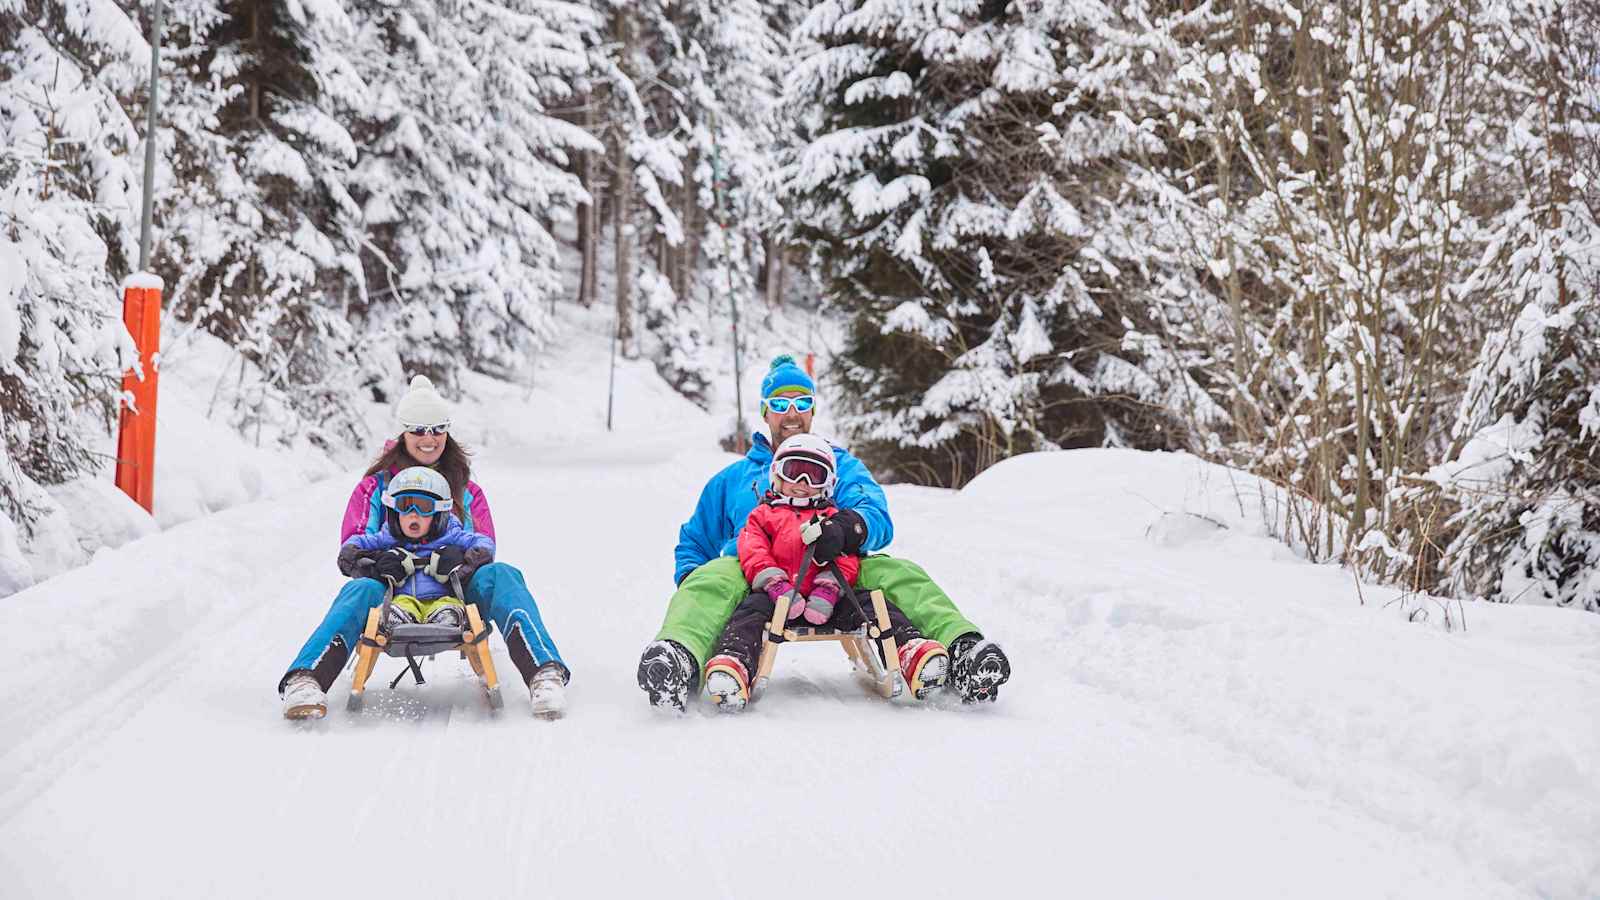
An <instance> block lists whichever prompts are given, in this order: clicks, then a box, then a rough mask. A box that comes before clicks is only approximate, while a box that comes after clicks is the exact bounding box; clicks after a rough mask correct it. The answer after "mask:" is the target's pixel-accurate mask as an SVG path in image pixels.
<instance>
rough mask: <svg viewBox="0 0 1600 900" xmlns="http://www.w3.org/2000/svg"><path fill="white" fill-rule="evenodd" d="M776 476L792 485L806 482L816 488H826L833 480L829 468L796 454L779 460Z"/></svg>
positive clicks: (775, 470)
mask: <svg viewBox="0 0 1600 900" xmlns="http://www.w3.org/2000/svg"><path fill="white" fill-rule="evenodd" d="M773 471H774V472H775V474H777V476H778V477H779V478H781V479H783V480H784V481H787V482H789V483H790V484H799V483H801V482H805V483H806V484H809V485H811V486H812V487H814V488H825V487H827V486H828V483H829V482H830V481H832V480H833V477H832V476H833V473H832V472H831V471H829V469H828V467H827V466H825V465H823V464H822V463H819V462H817V461H816V460H815V459H812V458H811V457H809V456H801V455H799V454H795V455H793V456H785V457H783V458H782V459H780V460H778V465H777V466H776V467H774V470H773Z"/></svg>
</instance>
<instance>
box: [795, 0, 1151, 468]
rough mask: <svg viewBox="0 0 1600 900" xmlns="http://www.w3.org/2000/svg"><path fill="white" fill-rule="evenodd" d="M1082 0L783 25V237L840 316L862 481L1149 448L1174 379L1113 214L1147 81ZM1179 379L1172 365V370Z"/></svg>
mask: <svg viewBox="0 0 1600 900" xmlns="http://www.w3.org/2000/svg"><path fill="white" fill-rule="evenodd" d="M1116 21H1117V19H1116V15H1115V13H1114V11H1113V10H1112V9H1111V8H1110V7H1107V6H1103V5H1100V4H1096V3H1074V4H1055V3H1027V2H1021V3H992V2H987V3H986V2H965V0H949V2H939V3H929V4H920V5H916V6H914V7H910V8H907V7H906V6H905V4H900V3H892V2H882V0H863V2H825V3H820V4H817V5H816V6H814V7H813V9H812V10H811V13H810V16H809V17H808V18H807V19H806V21H805V24H804V26H803V29H802V33H801V34H802V38H803V39H804V40H806V41H808V42H809V46H803V47H802V50H801V57H800V59H799V60H798V62H797V64H796V65H795V66H794V67H793V74H792V77H791V79H790V80H789V82H788V86H787V97H788V103H789V104H791V105H792V106H794V107H795V108H796V109H797V110H799V113H798V114H799V115H800V116H801V125H802V129H803V131H802V134H801V142H800V144H799V146H798V147H797V148H796V150H795V151H794V153H793V154H792V157H791V159H790V161H789V163H788V164H787V165H786V166H785V168H784V175H785V184H784V199H785V200H786V202H787V203H788V204H789V210H788V216H789V222H790V226H789V227H790V233H791V234H792V235H793V236H794V237H795V238H797V239H798V240H800V241H802V242H804V243H805V244H807V245H808V246H809V247H810V248H811V250H812V254H813V258H814V260H815V261H816V264H817V265H818V267H819V268H820V271H821V273H822V281H823V286H824V290H825V294H826V297H827V299H828V301H829V302H830V303H832V304H833V305H835V306H836V307H838V308H840V309H842V310H843V311H845V312H846V313H847V314H848V315H850V316H851V322H852V326H851V327H852V331H851V338H850V345H849V347H848V348H847V349H846V351H845V354H844V357H843V359H842V363H843V365H842V366H841V368H840V374H839V377H840V381H841V387H842V388H843V390H842V391H841V395H842V400H843V403H844V404H845V407H846V410H847V412H848V413H849V415H848V416H847V417H846V419H845V422H844V423H845V425H846V426H847V427H848V428H849V429H850V430H851V431H852V432H853V433H854V435H855V436H856V437H858V438H859V439H862V443H860V444H859V449H860V450H861V451H862V452H864V453H865V454H866V455H867V456H868V458H870V459H871V460H872V461H873V462H874V464H875V468H881V469H883V470H885V471H891V472H894V473H896V474H898V475H899V476H900V477H908V478H915V479H917V480H922V481H929V482H933V483H938V484H961V483H963V482H965V481H966V480H967V479H969V478H971V477H972V476H973V475H975V474H977V473H978V472H979V471H982V469H984V468H986V467H987V466H989V465H991V464H992V463H994V462H995V461H997V460H999V459H1002V458H1005V457H1007V456H1010V455H1013V454H1016V453H1020V452H1024V451H1027V450H1035V449H1047V448H1053V447H1064V446H1081V445H1098V444H1111V445H1132V446H1164V445H1165V444H1166V443H1167V442H1168V441H1169V440H1170V438H1169V437H1168V436H1167V435H1168V433H1169V432H1170V431H1171V429H1172V422H1171V421H1170V420H1171V418H1172V414H1171V412H1169V411H1168V410H1166V409H1163V408H1162V401H1164V400H1167V399H1170V397H1171V387H1172V384H1173V382H1172V378H1173V373H1174V370H1173V367H1172V366H1171V365H1170V361H1169V360H1167V359H1166V358H1165V354H1164V353H1163V352H1162V351H1161V350H1160V348H1159V345H1158V344H1157V345H1154V346H1147V344H1146V342H1145V341H1144V339H1143V337H1142V335H1143V334H1144V333H1146V332H1149V331H1152V330H1154V331H1155V333H1156V334H1155V340H1157V341H1158V340H1159V337H1160V333H1159V329H1151V328H1149V327H1147V326H1146V325H1145V324H1144V322H1143V320H1144V319H1145V318H1146V315H1145V313H1144V312H1143V309H1144V307H1143V305H1142V304H1141V303H1140V302H1139V299H1138V298H1139V295H1140V294H1141V293H1142V292H1143V291H1145V290H1147V289H1148V288H1149V286H1150V285H1151V284H1154V283H1156V282H1157V280H1158V278H1159V273H1158V272H1157V271H1156V270H1155V269H1154V268H1153V267H1151V266H1149V265H1148V260H1149V258H1150V254H1149V252H1148V251H1147V249H1146V248H1145V247H1142V246H1141V245H1140V244H1139V242H1138V240H1137V239H1135V237H1136V236H1137V235H1138V234H1139V233H1140V231H1141V229H1140V227H1138V226H1136V225H1135V224H1134V223H1133V222H1132V221H1131V217H1127V218H1128V219H1129V220H1128V221H1123V219H1124V218H1125V217H1124V216H1123V215H1122V213H1121V212H1120V210H1121V209H1122V208H1123V207H1125V206H1129V205H1134V204H1136V203H1137V202H1138V200H1137V197H1136V193H1137V190H1138V186H1137V185H1134V184H1133V183H1132V182H1130V181H1126V180H1124V179H1123V178H1122V177H1121V176H1120V174H1119V173H1120V169H1121V167H1122V162H1121V161H1122V160H1123V159H1124V158H1125V157H1127V156H1129V155H1131V154H1132V153H1133V152H1134V151H1136V150H1137V149H1139V148H1140V147H1141V145H1143V144H1146V143H1149V142H1150V141H1151V139H1150V138H1149V137H1148V136H1147V135H1146V134H1145V133H1144V132H1143V131H1141V130H1140V128H1139V127H1138V126H1137V125H1136V123H1134V122H1132V121H1130V120H1129V119H1128V118H1127V117H1126V116H1125V115H1123V114H1121V110H1120V108H1119V105H1118V102H1117V101H1118V99H1119V96H1120V95H1131V94H1136V93H1138V92H1140V91H1145V92H1148V91H1150V90H1151V89H1152V87H1151V86H1150V85H1148V84H1146V83H1145V82H1144V81H1143V75H1142V74H1141V73H1140V72H1139V71H1137V70H1135V69H1132V68H1131V67H1128V66H1126V65H1125V64H1123V63H1124V60H1123V59H1122V58H1119V57H1117V56H1114V55H1105V54H1102V53H1101V52H1100V49H1101V48H1100V47H1099V44H1100V43H1101V42H1103V41H1104V40H1105V38H1104V34H1105V33H1107V32H1108V30H1109V29H1112V28H1113V27H1115V25H1116ZM1178 380H1179V381H1181V380H1182V378H1181V371H1180V372H1179V373H1178Z"/></svg>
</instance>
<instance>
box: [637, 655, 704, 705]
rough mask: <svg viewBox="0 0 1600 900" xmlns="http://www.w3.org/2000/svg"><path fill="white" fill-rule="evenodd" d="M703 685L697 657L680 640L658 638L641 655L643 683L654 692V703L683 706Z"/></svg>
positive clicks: (640, 676)
mask: <svg viewBox="0 0 1600 900" xmlns="http://www.w3.org/2000/svg"><path fill="white" fill-rule="evenodd" d="M699 686H700V673H699V671H698V670H696V668H695V664H694V657H692V656H690V655H689V651H688V650H685V649H683V646H682V645H681V644H679V643H677V642H676V641H654V642H652V643H651V644H650V646H648V647H645V648H644V655H643V656H641V657H639V687H640V688H642V689H643V690H644V692H645V693H646V694H649V695H650V705H651V706H655V707H658V708H669V709H677V710H682V709H683V708H684V707H685V706H687V705H688V702H689V696H690V695H691V694H693V693H694V692H695V690H696V689H697V688H698V687H699Z"/></svg>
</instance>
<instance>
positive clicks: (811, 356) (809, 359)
mask: <svg viewBox="0 0 1600 900" xmlns="http://www.w3.org/2000/svg"><path fill="white" fill-rule="evenodd" d="M816 361H817V355H816V354H815V353H807V354H806V377H808V378H815V377H817V373H816V372H813V371H811V370H812V367H813V366H814V365H815V364H816Z"/></svg>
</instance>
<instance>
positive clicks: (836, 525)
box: [801, 509, 867, 566]
mask: <svg viewBox="0 0 1600 900" xmlns="http://www.w3.org/2000/svg"><path fill="white" fill-rule="evenodd" d="M811 531H812V532H813V533H814V535H815V537H812V538H811V540H810V544H811V557H812V558H813V559H815V560H816V561H817V565H819V566H825V565H827V564H828V563H830V562H833V561H834V560H835V559H838V558H839V557H840V556H845V555H855V554H859V553H860V552H861V545H862V544H865V543H866V542H867V523H866V522H864V521H862V519H861V516H860V515H859V514H857V513H856V511H855V510H851V509H841V510H839V511H837V512H835V513H834V514H833V515H832V516H830V517H829V518H826V519H823V520H822V521H821V522H818V523H816V527H815V528H814V529H811ZM805 534H806V532H805V531H802V532H801V535H802V536H804V535H805Z"/></svg>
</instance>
